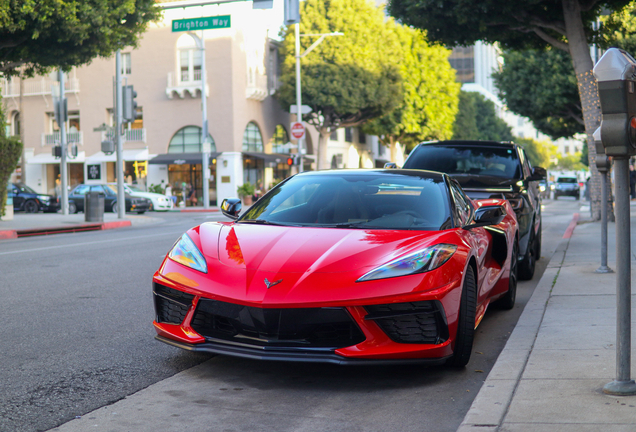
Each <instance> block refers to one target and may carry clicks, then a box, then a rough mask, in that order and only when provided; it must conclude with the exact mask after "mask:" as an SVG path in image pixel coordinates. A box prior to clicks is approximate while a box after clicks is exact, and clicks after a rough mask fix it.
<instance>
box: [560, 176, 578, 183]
mask: <svg viewBox="0 0 636 432" xmlns="http://www.w3.org/2000/svg"><path fill="white" fill-rule="evenodd" d="M578 182H579V181H578V180H577V179H576V178H575V177H559V179H558V180H557V183H578Z"/></svg>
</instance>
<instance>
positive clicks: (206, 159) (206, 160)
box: [192, 30, 212, 209]
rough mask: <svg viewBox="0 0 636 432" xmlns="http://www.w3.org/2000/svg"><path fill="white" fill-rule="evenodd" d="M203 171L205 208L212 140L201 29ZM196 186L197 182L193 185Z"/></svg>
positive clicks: (206, 205) (207, 200) (208, 185)
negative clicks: (209, 133) (209, 139)
mask: <svg viewBox="0 0 636 432" xmlns="http://www.w3.org/2000/svg"><path fill="white" fill-rule="evenodd" d="M199 48H200V49H201V115H202V117H203V118H202V121H201V171H202V172H203V176H202V177H203V178H202V182H203V208H205V209H209V208H210V152H211V151H212V149H211V148H210V142H209V141H208V104H207V96H206V94H205V84H206V82H207V77H206V73H205V38H204V31H203V30H201V41H200V46H199ZM192 187H194V188H196V183H195V184H193V185H192Z"/></svg>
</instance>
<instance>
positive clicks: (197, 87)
mask: <svg viewBox="0 0 636 432" xmlns="http://www.w3.org/2000/svg"><path fill="white" fill-rule="evenodd" d="M189 77H190V75H189V74H186V73H185V72H184V75H183V76H181V78H189ZM185 92H188V93H190V96H192V97H200V96H201V71H200V70H195V71H194V73H193V74H192V80H191V81H185V80H177V79H175V78H174V77H173V75H172V73H168V82H167V85H166V95H167V96H168V98H169V99H172V98H173V97H174V93H177V95H178V96H179V97H180V98H181V99H183V98H184V96H185ZM209 94H210V88H209V86H208V85H207V84H206V85H205V95H206V96H208V95H209Z"/></svg>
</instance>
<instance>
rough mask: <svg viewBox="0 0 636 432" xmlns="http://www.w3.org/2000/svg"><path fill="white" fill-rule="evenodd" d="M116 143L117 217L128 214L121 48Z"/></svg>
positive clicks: (116, 97)
mask: <svg viewBox="0 0 636 432" xmlns="http://www.w3.org/2000/svg"><path fill="white" fill-rule="evenodd" d="M115 68H116V70H115V105H117V106H116V107H115V140H116V141H115V143H116V146H117V217H118V218H119V219H123V218H124V217H125V216H126V195H125V192H124V159H123V157H124V145H123V143H122V140H121V123H122V121H121V120H122V119H121V117H122V111H123V110H122V104H121V103H122V88H121V50H117V55H116V56H115Z"/></svg>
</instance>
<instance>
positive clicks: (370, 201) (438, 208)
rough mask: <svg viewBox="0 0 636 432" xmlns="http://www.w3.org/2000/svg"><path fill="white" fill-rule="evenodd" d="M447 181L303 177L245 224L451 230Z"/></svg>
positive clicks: (269, 197)
mask: <svg viewBox="0 0 636 432" xmlns="http://www.w3.org/2000/svg"><path fill="white" fill-rule="evenodd" d="M449 202H450V201H449V198H448V192H447V188H446V185H445V183H444V181H443V179H442V177H438V178H435V179H432V178H428V177H427V176H424V175H422V176H413V175H402V174H347V173H343V174H341V175H328V174H325V175H319V174H311V175H300V176H296V177H292V178H290V179H289V180H287V181H286V182H284V183H281V184H280V185H278V186H276V187H275V188H274V189H272V190H271V191H270V192H269V193H267V194H266V195H265V196H264V197H262V198H261V199H260V200H259V201H258V202H257V203H256V204H254V205H253V206H252V207H251V208H250V209H249V210H248V211H247V212H246V213H245V214H244V215H243V216H242V217H241V218H240V219H239V220H238V222H239V223H263V224H266V223H270V224H276V225H297V226H315V227H335V228H362V229H367V228H368V229H371V228H374V229H416V230H440V229H446V228H450V205H449Z"/></svg>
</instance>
